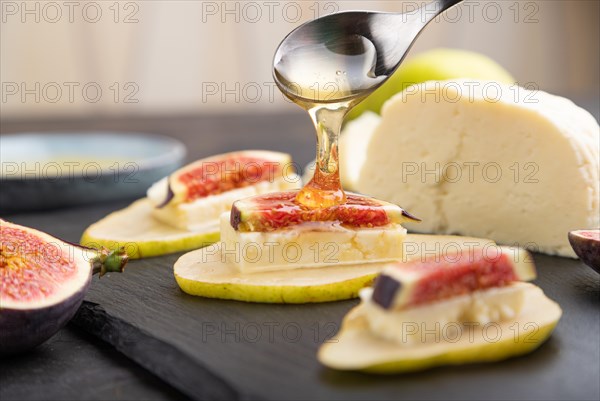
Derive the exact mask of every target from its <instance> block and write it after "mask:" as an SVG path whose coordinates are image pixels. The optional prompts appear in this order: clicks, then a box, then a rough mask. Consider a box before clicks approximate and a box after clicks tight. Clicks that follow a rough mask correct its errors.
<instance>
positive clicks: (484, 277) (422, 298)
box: [373, 245, 536, 309]
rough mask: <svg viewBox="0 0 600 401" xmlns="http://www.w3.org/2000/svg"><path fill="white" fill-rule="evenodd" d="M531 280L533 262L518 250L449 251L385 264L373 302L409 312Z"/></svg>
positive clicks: (528, 255) (533, 277) (529, 256)
mask: <svg viewBox="0 0 600 401" xmlns="http://www.w3.org/2000/svg"><path fill="white" fill-rule="evenodd" d="M535 277H536V272H535V265H534V263H533V259H532V257H531V255H530V254H529V253H528V252H527V251H525V250H524V249H521V248H508V247H499V246H495V245H494V246H491V247H489V246H488V247H486V248H472V249H460V250H458V251H456V250H453V251H452V252H447V253H445V254H443V255H436V254H429V255H425V257H424V258H423V259H421V260H418V259H417V260H412V261H408V262H404V263H400V262H399V263H394V264H389V265H388V266H387V267H386V268H385V270H384V271H383V273H382V274H381V275H380V276H379V277H377V280H376V281H375V284H374V287H373V301H374V302H375V303H376V304H378V305H380V306H381V307H382V308H384V309H390V308H392V307H393V308H409V307H413V306H417V305H423V304H429V303H432V302H436V301H441V300H444V299H448V298H453V297H457V296H460V295H464V294H468V293H471V292H473V291H478V290H485V289H488V288H492V287H503V286H507V285H510V284H511V283H513V282H516V281H530V280H533V279H535Z"/></svg>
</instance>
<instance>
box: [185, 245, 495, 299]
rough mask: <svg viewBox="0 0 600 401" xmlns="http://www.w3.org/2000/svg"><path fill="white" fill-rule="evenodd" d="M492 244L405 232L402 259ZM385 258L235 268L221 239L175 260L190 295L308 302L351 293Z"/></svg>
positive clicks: (378, 269)
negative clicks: (335, 263) (249, 270)
mask: <svg viewBox="0 0 600 401" xmlns="http://www.w3.org/2000/svg"><path fill="white" fill-rule="evenodd" d="M487 245H494V242H493V241H491V240H487V239H481V238H470V237H459V236H440V235H422V234H408V235H407V236H406V238H405V240H404V242H403V251H404V253H403V254H404V255H405V257H406V258H407V259H412V258H419V257H422V256H423V255H424V254H425V253H427V252H429V253H431V252H438V253H441V252H444V250H449V249H456V248H457V247H458V248H462V247H472V246H487ZM386 265H387V263H361V264H355V265H343V266H328V267H316V268H304V269H303V268H299V269H292V270H279V271H269V272H256V273H246V274H244V273H240V271H239V270H238V269H237V268H236V266H235V265H234V264H233V263H230V262H228V261H227V258H226V255H224V254H223V253H222V252H221V244H220V243H217V244H214V245H211V246H208V247H206V248H202V249H198V250H195V251H192V252H188V253H187V254H185V255H183V256H182V257H181V258H179V259H178V260H177V262H175V266H174V273H175V279H176V281H177V284H178V285H179V287H181V289H182V290H183V291H184V292H186V293H188V294H191V295H197V296H203V297H207V298H220V299H231V300H238V301H246V302H263V303H311V302H329V301H338V300H343V299H350V298H356V297H357V296H358V291H359V290H360V289H361V288H364V287H366V286H368V285H370V284H371V283H372V282H373V279H374V278H375V276H377V275H378V274H379V273H380V272H381V270H382V269H383V268H384V266H386Z"/></svg>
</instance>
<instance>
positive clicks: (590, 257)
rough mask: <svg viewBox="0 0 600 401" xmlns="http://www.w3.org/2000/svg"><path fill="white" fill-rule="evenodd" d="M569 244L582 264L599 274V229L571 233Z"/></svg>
mask: <svg viewBox="0 0 600 401" xmlns="http://www.w3.org/2000/svg"><path fill="white" fill-rule="evenodd" d="M569 243H570V244H571V247H572V248H573V250H574V251H575V253H576V254H577V256H578V257H579V259H581V261H582V262H583V263H585V264H586V265H588V266H589V267H591V268H592V269H594V270H596V271H597V272H598V273H600V229H595V230H577V231H571V232H569Z"/></svg>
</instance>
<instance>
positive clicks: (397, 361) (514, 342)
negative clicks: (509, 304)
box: [318, 283, 562, 374]
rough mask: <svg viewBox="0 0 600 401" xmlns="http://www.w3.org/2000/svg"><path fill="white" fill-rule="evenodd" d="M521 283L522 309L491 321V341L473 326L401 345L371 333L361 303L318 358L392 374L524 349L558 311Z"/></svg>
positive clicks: (537, 340)
mask: <svg viewBox="0 0 600 401" xmlns="http://www.w3.org/2000/svg"><path fill="white" fill-rule="evenodd" d="M520 285H522V286H526V290H524V292H523V294H524V296H525V299H524V308H523V309H522V310H521V312H520V313H519V315H518V316H516V317H515V318H513V319H508V320H505V321H502V322H498V323H495V324H494V334H493V336H494V337H493V341H491V340H490V336H491V332H492V330H491V329H490V330H487V329H486V327H488V326H487V325H478V326H470V328H467V327H465V328H464V330H463V329H461V330H458V331H457V334H453V335H452V339H451V341H445V340H444V336H441V338H440V340H439V341H438V340H435V341H422V342H419V343H417V344H415V345H412V346H403V345H402V344H398V343H397V342H395V341H389V340H384V339H382V338H380V337H378V336H376V335H375V334H373V333H372V332H371V330H370V329H369V324H368V321H367V318H366V316H365V304H361V305H359V306H357V307H356V308H354V309H353V310H351V311H350V312H349V313H348V315H347V316H346V317H345V318H344V321H343V323H342V327H341V329H340V331H339V333H338V334H337V335H336V336H335V337H334V338H332V339H330V340H329V341H327V342H326V343H325V344H323V346H321V348H320V349H319V353H318V359H319V361H320V362H321V363H322V364H324V365H325V366H328V367H330V368H333V369H338V370H356V371H364V372H368V373H378V374H393V373H406V372H414V371H420V370H425V369H428V368H432V367H436V366H443V365H463V364H467V363H479V362H493V361H499V360H503V359H507V358H510V357H514V356H517V355H523V354H527V353H529V352H531V351H533V350H535V349H536V348H538V347H539V346H540V345H541V344H542V343H543V342H544V341H545V340H546V339H547V338H548V337H550V335H551V334H552V331H553V330H554V327H555V326H556V324H557V323H558V320H559V319H560V317H561V315H562V311H561V309H560V307H559V306H558V304H556V303H555V302H554V301H552V300H550V299H549V298H547V297H546V296H545V295H544V293H543V292H542V290H541V289H540V288H538V287H536V286H534V285H532V284H528V283H520ZM517 327H518V328H519V330H518V332H516V331H515V329H516V328H517ZM488 331H489V333H488ZM496 333H497V334H496Z"/></svg>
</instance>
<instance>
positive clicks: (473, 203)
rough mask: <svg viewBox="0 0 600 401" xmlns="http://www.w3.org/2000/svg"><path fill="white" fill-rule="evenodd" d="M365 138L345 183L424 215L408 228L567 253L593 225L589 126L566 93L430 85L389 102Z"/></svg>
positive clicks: (594, 181)
mask: <svg viewBox="0 0 600 401" xmlns="http://www.w3.org/2000/svg"><path fill="white" fill-rule="evenodd" d="M368 118H370V117H368ZM364 135H367V136H368V137H369V138H368V140H367V142H368V147H367V151H366V158H365V160H364V163H362V165H361V166H360V174H359V178H358V180H357V181H356V182H355V183H353V184H352V186H353V187H355V188H354V189H355V190H357V191H359V192H362V193H365V194H368V195H370V196H373V197H376V198H379V199H383V200H386V201H388V202H392V203H396V204H398V205H400V206H402V207H403V208H405V209H407V210H410V211H411V213H414V215H416V216H419V217H420V218H421V219H422V220H423V221H422V222H421V223H420V224H418V225H417V224H414V223H407V224H406V226H407V228H408V229H409V230H411V229H414V230H415V231H419V232H434V233H440V234H443V233H458V234H463V235H472V236H478V237H486V238H491V239H493V240H495V241H496V242H498V243H501V244H508V245H519V246H523V247H527V248H529V249H532V250H536V251H540V252H543V253H548V254H556V255H562V256H569V257H575V254H574V252H573V250H572V249H571V247H570V245H569V243H568V239H567V233H568V232H569V231H571V230H575V229H579V228H582V227H598V226H599V225H600V221H599V220H600V211H599V174H600V172H599V170H600V167H599V166H600V161H599V152H600V150H599V148H600V133H599V127H598V123H597V122H596V120H595V119H594V117H592V116H591V115H590V114H589V113H588V112H587V111H585V110H583V109H582V108H580V107H578V106H576V105H575V104H573V103H572V102H571V101H570V100H567V99H565V98H562V97H558V96H553V95H550V94H548V93H545V92H542V91H528V90H526V89H523V88H520V87H516V86H510V87H509V86H506V85H501V84H499V83H496V82H484V81H473V80H469V81H466V80H465V81H460V80H459V81H430V82H426V83H423V84H420V85H415V86H412V87H410V88H408V89H407V90H405V91H404V92H402V93H399V94H398V95H396V96H395V97H393V98H391V99H390V100H388V101H387V103H386V104H385V105H384V107H383V109H382V115H381V120H380V121H379V123H378V124H377V125H376V127H375V128H374V129H373V130H372V132H371V133H367V132H365V133H364ZM347 145H351V144H347ZM350 147H351V146H347V147H346V152H347V153H350V154H353V153H357V152H364V149H362V148H360V149H358V148H356V149H355V148H352V149H350ZM341 168H342V169H345V168H346V169H347V168H348V167H346V166H344V165H342V166H341Z"/></svg>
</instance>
